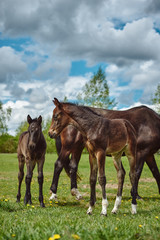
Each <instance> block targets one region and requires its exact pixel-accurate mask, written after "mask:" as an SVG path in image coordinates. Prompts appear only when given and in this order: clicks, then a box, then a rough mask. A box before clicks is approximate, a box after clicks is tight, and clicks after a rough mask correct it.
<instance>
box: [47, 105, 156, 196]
mask: <svg viewBox="0 0 160 240" xmlns="http://www.w3.org/2000/svg"><path fill="white" fill-rule="evenodd" d="M91 109H92V111H95V112H97V113H98V114H101V115H102V116H104V117H106V118H109V119H115V118H116V119H121V118H123V119H126V120H128V121H130V123H131V124H132V125H133V127H134V128H135V130H136V133H137V177H138V180H139V178H140V176H141V172H142V169H143V165H144V162H146V163H147V165H148V167H149V169H150V170H151V172H152V174H153V176H154V178H155V180H156V182H157V185H158V189H159V193H160V173H159V170H158V167H157V164H156V161H155V158H154V154H155V153H156V152H157V151H158V149H159V148H160V117H159V115H158V114H157V113H156V112H154V111H153V110H152V109H150V108H148V107H146V106H139V107H134V108H131V109H129V110H124V111H117V110H108V109H100V108H91ZM51 128H52V124H51ZM50 137H52V136H51V135H50ZM56 146H57V150H58V159H57V161H56V163H55V169H54V176H53V181H52V184H51V188H50V189H51V192H52V195H51V197H50V198H51V199H53V198H54V197H55V196H56V193H57V185H58V179H59V175H60V172H61V171H62V169H63V167H64V168H65V170H66V172H67V174H68V175H69V174H70V177H71V193H72V195H75V196H76V198H77V199H80V198H81V194H80V193H79V191H78V189H77V181H76V173H77V169H78V163H79V160H80V157H81V153H82V150H83V148H84V140H83V137H82V135H81V134H80V132H79V131H78V130H77V129H75V128H74V127H73V126H67V127H66V128H65V129H64V130H63V131H62V132H61V134H60V137H57V138H56ZM70 155H71V159H69V156H70ZM137 187H138V186H137ZM137 196H138V192H137ZM138 198H139V196H138Z"/></svg>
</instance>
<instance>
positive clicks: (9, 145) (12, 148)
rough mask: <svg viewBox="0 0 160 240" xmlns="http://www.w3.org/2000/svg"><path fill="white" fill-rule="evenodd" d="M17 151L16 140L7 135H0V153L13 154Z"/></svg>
mask: <svg viewBox="0 0 160 240" xmlns="http://www.w3.org/2000/svg"><path fill="white" fill-rule="evenodd" d="M16 151H17V138H16V137H13V136H11V135H9V134H2V135H0V153H15V152H16Z"/></svg>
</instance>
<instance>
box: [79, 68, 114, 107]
mask: <svg viewBox="0 0 160 240" xmlns="http://www.w3.org/2000/svg"><path fill="white" fill-rule="evenodd" d="M77 99H78V101H80V102H83V103H84V104H86V105H88V106H92V107H100V108H111V109H112V108H113V107H115V106H116V104H117V103H116V102H115V99H112V100H111V99H110V97H109V87H108V84H107V80H106V75H105V72H104V71H103V70H102V68H101V67H99V69H98V71H97V73H95V74H94V75H93V77H92V78H91V80H90V81H89V82H88V83H86V84H85V85H84V87H83V88H82V91H81V92H80V93H79V94H78V95H77Z"/></svg>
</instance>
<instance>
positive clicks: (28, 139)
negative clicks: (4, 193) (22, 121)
mask: <svg viewBox="0 0 160 240" xmlns="http://www.w3.org/2000/svg"><path fill="white" fill-rule="evenodd" d="M27 121H28V123H29V127H28V131H26V132H23V133H22V134H21V135H20V138H19V143H18V150H17V153H18V162H19V173H18V180H19V186H18V194H17V202H20V198H21V183H22V180H23V177H24V164H25V163H26V167H27V173H26V179H25V182H26V194H25V198H24V203H25V204H27V203H29V204H32V201H31V191H30V185H31V180H32V175H33V170H34V168H35V165H36V163H37V165H38V183H39V202H40V206H41V207H45V205H44V202H43V164H44V161H45V152H46V141H45V139H44V136H43V133H42V127H41V122H42V117H41V116H39V117H38V119H37V118H35V119H32V118H31V117H30V116H29V115H28V116H27Z"/></svg>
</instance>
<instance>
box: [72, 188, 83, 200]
mask: <svg viewBox="0 0 160 240" xmlns="http://www.w3.org/2000/svg"><path fill="white" fill-rule="evenodd" d="M71 194H72V196H76V199H77V200H80V199H82V194H81V193H80V192H79V190H78V189H77V188H72V189H71Z"/></svg>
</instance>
